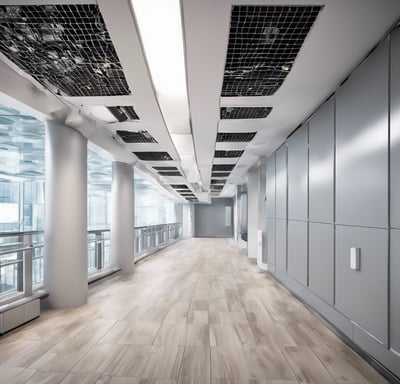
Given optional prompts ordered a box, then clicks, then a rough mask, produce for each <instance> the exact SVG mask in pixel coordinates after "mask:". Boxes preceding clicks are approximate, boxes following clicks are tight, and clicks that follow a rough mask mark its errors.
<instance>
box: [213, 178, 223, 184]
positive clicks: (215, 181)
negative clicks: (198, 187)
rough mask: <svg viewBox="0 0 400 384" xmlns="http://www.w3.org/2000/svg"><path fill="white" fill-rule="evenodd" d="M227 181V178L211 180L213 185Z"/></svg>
mask: <svg viewBox="0 0 400 384" xmlns="http://www.w3.org/2000/svg"><path fill="white" fill-rule="evenodd" d="M225 183H226V180H224V179H212V180H211V184H212V185H215V184H225Z"/></svg>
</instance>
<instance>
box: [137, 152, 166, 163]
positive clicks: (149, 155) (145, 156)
mask: <svg viewBox="0 0 400 384" xmlns="http://www.w3.org/2000/svg"><path fill="white" fill-rule="evenodd" d="M132 153H134V154H135V155H136V156H137V157H138V158H139V159H140V160H143V161H167V160H172V157H171V156H170V155H169V153H168V152H132Z"/></svg>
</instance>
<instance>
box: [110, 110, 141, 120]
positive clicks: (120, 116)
mask: <svg viewBox="0 0 400 384" xmlns="http://www.w3.org/2000/svg"><path fill="white" fill-rule="evenodd" d="M107 109H108V110H109V111H110V112H111V113H112V114H113V115H114V117H115V118H116V119H117V120H118V121H119V122H120V123H122V122H124V121H127V120H139V116H138V115H137V114H136V112H135V110H134V109H133V107H131V106H124V107H121V106H117V107H107Z"/></svg>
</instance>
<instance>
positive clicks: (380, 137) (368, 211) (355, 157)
mask: <svg viewBox="0 0 400 384" xmlns="http://www.w3.org/2000/svg"><path fill="white" fill-rule="evenodd" d="M388 47H389V46H388V42H387V41H385V42H384V43H382V44H381V45H380V46H379V47H378V48H377V49H376V50H375V51H374V52H373V53H372V54H371V55H370V56H369V57H368V58H367V59H366V61H365V62H364V63H363V64H362V65H361V66H360V68H358V70H357V71H356V72H355V74H354V75H353V76H352V77H351V78H350V79H349V80H348V81H347V82H346V83H345V84H344V85H343V86H342V87H341V88H340V89H339V90H338V91H337V96H336V223H340V224H349V225H360V226H371V227H382V228H384V227H387V225H388V209H387V208H388V187H387V186H388V91H389V89H388ZM371 181H372V182H371Z"/></svg>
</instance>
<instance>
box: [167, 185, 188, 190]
mask: <svg viewBox="0 0 400 384" xmlns="http://www.w3.org/2000/svg"><path fill="white" fill-rule="evenodd" d="M171 187H172V188H174V189H189V187H188V186H187V185H186V184H171Z"/></svg>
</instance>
